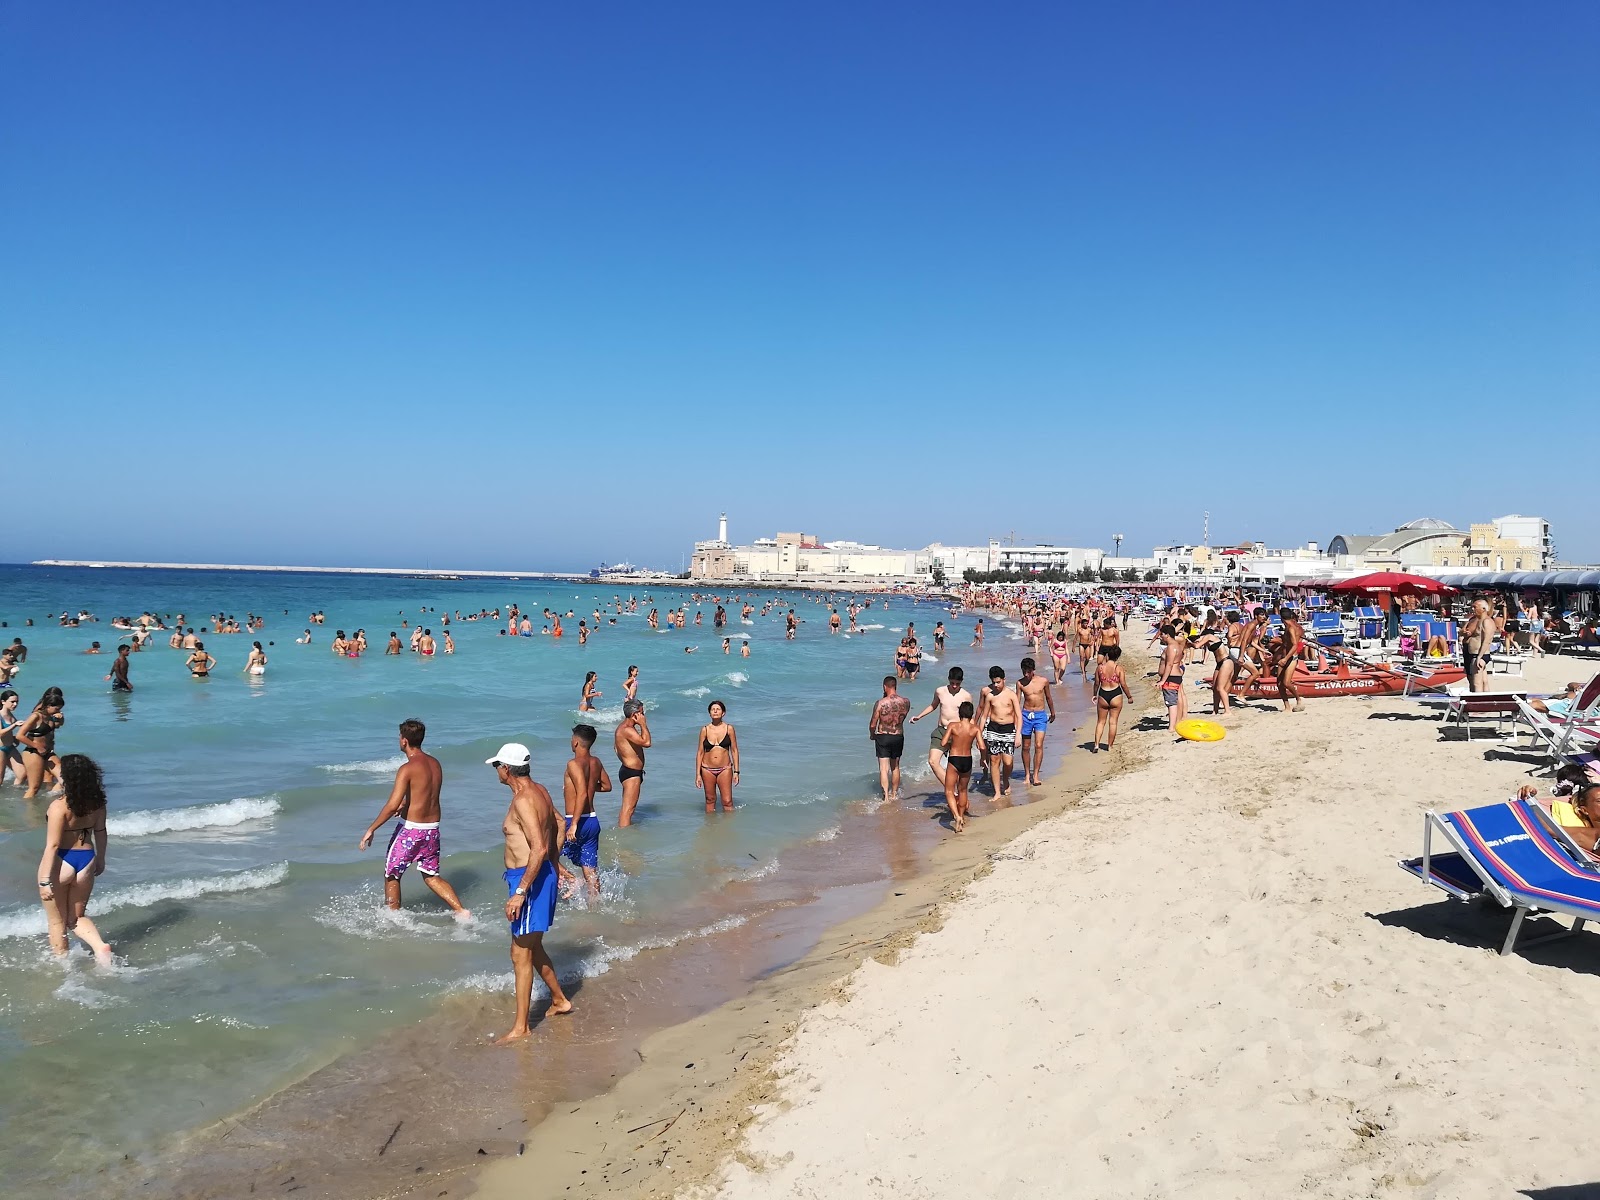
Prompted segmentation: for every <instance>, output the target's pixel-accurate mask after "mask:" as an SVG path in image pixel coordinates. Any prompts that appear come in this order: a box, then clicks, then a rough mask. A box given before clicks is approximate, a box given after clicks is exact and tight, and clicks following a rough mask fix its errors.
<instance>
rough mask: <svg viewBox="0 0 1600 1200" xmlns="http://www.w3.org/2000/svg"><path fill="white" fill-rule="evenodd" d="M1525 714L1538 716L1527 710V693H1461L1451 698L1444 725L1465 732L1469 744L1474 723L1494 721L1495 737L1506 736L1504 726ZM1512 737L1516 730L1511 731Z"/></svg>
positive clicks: (1535, 710) (1536, 711)
mask: <svg viewBox="0 0 1600 1200" xmlns="http://www.w3.org/2000/svg"><path fill="white" fill-rule="evenodd" d="M1524 712H1531V713H1534V714H1535V715H1538V710H1537V709H1534V708H1531V707H1529V705H1528V693H1527V692H1463V693H1462V694H1461V695H1459V696H1452V697H1451V698H1450V703H1449V706H1448V707H1447V708H1446V710H1445V718H1444V719H1445V724H1447V725H1448V724H1451V723H1454V724H1455V725H1458V726H1459V727H1461V728H1462V729H1465V730H1466V731H1467V741H1469V742H1470V741H1471V740H1472V727H1473V722H1474V721H1475V720H1476V721H1484V720H1488V719H1490V718H1492V719H1493V720H1494V728H1495V736H1496V737H1500V736H1502V735H1503V734H1504V733H1505V727H1506V723H1507V722H1515V721H1516V720H1517V718H1518V717H1520V716H1521V715H1522V714H1523V713H1524ZM1512 732H1513V733H1515V729H1513V731H1512Z"/></svg>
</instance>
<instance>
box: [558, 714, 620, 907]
mask: <svg viewBox="0 0 1600 1200" xmlns="http://www.w3.org/2000/svg"><path fill="white" fill-rule="evenodd" d="M595 736H596V735H595V730H594V726H593V725H574V726H573V727H572V758H571V760H570V761H568V763H567V772H566V777H565V778H564V779H563V780H562V784H561V790H562V794H563V798H564V799H565V801H566V810H567V813H566V819H565V820H564V821H563V822H562V827H561V832H562V837H563V840H564V842H565V844H564V845H563V846H562V848H561V853H562V854H563V855H564V856H565V857H566V859H567V861H568V862H570V863H571V864H572V865H573V866H575V867H579V868H581V869H582V871H583V879H584V882H585V883H586V884H588V887H589V899H590V901H591V902H593V901H595V900H598V899H599V898H600V818H599V816H598V815H596V813H595V811H594V794H595V793H596V792H609V791H610V790H611V776H610V775H608V774H607V773H606V768H605V764H604V763H602V762H601V761H600V760H599V759H598V758H596V757H595V756H594V755H593V754H592V753H590V751H591V750H592V748H593V747H594V739H595Z"/></svg>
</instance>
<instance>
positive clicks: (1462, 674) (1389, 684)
mask: <svg viewBox="0 0 1600 1200" xmlns="http://www.w3.org/2000/svg"><path fill="white" fill-rule="evenodd" d="M1466 677H1467V672H1466V670H1465V669H1464V668H1463V667H1462V666H1461V664H1460V663H1457V662H1452V661H1449V660H1445V659H1436V660H1432V661H1429V660H1426V659H1424V660H1423V661H1422V662H1420V663H1417V664H1416V665H1414V666H1413V665H1411V664H1405V665H1403V666H1398V667H1391V666H1388V665H1387V664H1385V663H1370V662H1365V661H1363V660H1361V659H1352V658H1349V657H1344V656H1341V657H1337V658H1335V659H1334V660H1333V661H1329V660H1328V658H1327V657H1325V656H1322V657H1319V660H1318V662H1317V663H1316V664H1312V663H1308V662H1301V663H1300V664H1299V665H1298V666H1297V667H1296V668H1295V677H1294V678H1295V688H1296V690H1297V691H1298V692H1299V693H1300V695H1301V696H1302V697H1304V696H1402V695H1409V694H1410V693H1413V692H1437V691H1443V690H1444V689H1445V688H1446V687H1448V686H1449V685H1450V684H1452V683H1460V682H1461V681H1462V680H1463V679H1465V678H1466ZM1206 682H1207V683H1209V682H1210V680H1207V681H1206ZM1233 691H1234V694H1235V695H1239V696H1243V697H1244V698H1245V699H1246V700H1278V699H1280V698H1281V697H1280V696H1279V694H1278V681H1277V679H1276V678H1274V677H1273V676H1271V675H1258V676H1257V677H1256V678H1254V679H1252V680H1251V681H1250V683H1249V684H1248V685H1247V686H1246V687H1243V688H1234V689H1233Z"/></svg>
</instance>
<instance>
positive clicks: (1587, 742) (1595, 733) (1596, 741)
mask: <svg viewBox="0 0 1600 1200" xmlns="http://www.w3.org/2000/svg"><path fill="white" fill-rule="evenodd" d="M1517 719H1518V720H1519V721H1521V722H1522V723H1523V724H1524V725H1526V726H1527V727H1528V733H1529V736H1530V738H1531V739H1532V741H1531V743H1530V744H1531V745H1533V746H1538V745H1539V744H1540V743H1541V742H1542V743H1543V744H1544V747H1545V749H1546V750H1547V751H1548V752H1549V754H1550V762H1551V765H1552V769H1554V767H1555V766H1556V765H1558V764H1559V763H1560V762H1561V761H1562V760H1563V759H1565V758H1568V757H1570V756H1571V755H1573V754H1592V753H1594V752H1595V750H1596V749H1600V675H1596V676H1595V677H1594V678H1593V679H1591V680H1589V682H1588V683H1587V684H1586V685H1585V686H1584V688H1583V690H1582V691H1580V692H1579V693H1578V695H1577V698H1576V699H1574V700H1573V701H1572V703H1571V705H1569V706H1568V708H1567V711H1566V713H1565V714H1551V713H1542V712H1540V711H1539V710H1538V709H1536V708H1534V707H1533V705H1531V704H1529V703H1528V701H1527V698H1526V697H1524V698H1523V699H1522V700H1521V701H1519V702H1518V704H1517Z"/></svg>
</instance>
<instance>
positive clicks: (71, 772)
mask: <svg viewBox="0 0 1600 1200" xmlns="http://www.w3.org/2000/svg"><path fill="white" fill-rule="evenodd" d="M61 782H62V783H63V784H64V785H65V788H66V792H65V794H64V795H62V796H59V797H57V798H56V799H54V800H52V801H51V802H50V808H49V810H48V811H47V812H46V813H45V838H44V857H42V858H41V859H40V860H39V874H38V876H37V878H38V880H39V903H41V904H43V905H44V915H45V921H46V922H47V923H48V924H49V928H50V950H51V952H52V953H54V954H55V955H56V956H57V957H58V958H59V957H62V956H64V955H65V954H66V953H67V935H68V934H69V933H71V934H75V935H76V936H77V937H78V938H79V939H80V940H81V941H82V942H83V944H84V945H86V946H88V947H89V949H90V950H92V951H93V952H94V956H95V958H96V959H97V960H99V962H100V964H101V965H102V966H109V965H110V963H111V947H110V946H108V945H106V943H105V939H104V938H102V937H101V936H100V931H99V930H98V929H96V928H95V927H94V922H93V921H91V920H89V918H88V917H87V916H85V915H84V910H85V909H86V908H88V906H89V896H90V894H91V893H92V892H93V891H94V881H95V880H96V879H97V878H98V877H99V876H100V875H101V873H102V872H104V871H105V869H106V790H105V785H104V783H103V782H102V780H101V778H100V768H99V767H97V766H96V765H95V763H94V760H93V759H92V758H89V757H88V756H87V755H84V754H69V755H67V756H66V757H65V758H63V759H62V760H61Z"/></svg>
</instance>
